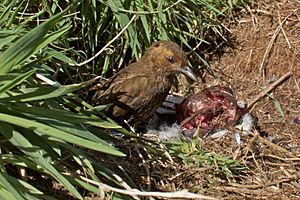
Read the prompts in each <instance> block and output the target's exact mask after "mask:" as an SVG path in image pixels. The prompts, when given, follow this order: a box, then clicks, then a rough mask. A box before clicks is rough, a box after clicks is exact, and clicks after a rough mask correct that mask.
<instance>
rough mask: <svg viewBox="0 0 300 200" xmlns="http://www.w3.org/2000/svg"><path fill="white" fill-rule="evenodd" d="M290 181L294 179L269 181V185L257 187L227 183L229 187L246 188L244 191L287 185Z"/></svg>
mask: <svg viewBox="0 0 300 200" xmlns="http://www.w3.org/2000/svg"><path fill="white" fill-rule="evenodd" d="M292 180H294V178H283V179H280V180H276V181H271V182H269V183H266V184H259V185H241V184H237V183H229V185H231V186H234V187H237V188H246V189H252V190H255V189H261V188H265V187H270V186H272V185H277V184H279V183H287V182H291V181H292Z"/></svg>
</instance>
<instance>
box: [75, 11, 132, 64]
mask: <svg viewBox="0 0 300 200" xmlns="http://www.w3.org/2000/svg"><path fill="white" fill-rule="evenodd" d="M135 18H136V15H133V16H132V18H131V19H130V21H129V22H128V24H127V25H126V26H125V27H124V28H123V29H122V30H121V31H120V32H119V33H118V34H117V35H116V36H115V37H114V38H113V39H112V40H111V41H109V42H108V43H107V44H106V45H105V46H104V47H103V48H102V49H101V50H100V51H98V52H97V53H96V54H95V55H94V56H93V57H91V58H89V59H88V60H86V61H84V62H81V63H79V64H73V63H69V65H71V66H78V67H80V66H82V65H85V64H87V63H89V62H91V61H92V60H94V59H95V58H96V57H98V56H99V55H100V54H101V53H102V52H103V51H105V50H106V48H107V47H108V46H109V45H111V44H112V43H113V42H114V41H115V40H116V39H118V38H119V37H120V36H121V35H122V33H123V32H124V31H125V30H126V29H127V28H128V27H129V26H130V24H131V23H132V22H133V20H134V19H135Z"/></svg>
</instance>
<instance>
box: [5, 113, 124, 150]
mask: <svg viewBox="0 0 300 200" xmlns="http://www.w3.org/2000/svg"><path fill="white" fill-rule="evenodd" d="M0 121H3V122H7V123H10V124H14V125H17V126H20V127H23V128H26V129H29V130H32V131H34V132H35V133H37V134H39V135H40V136H43V135H45V136H52V137H55V138H58V139H61V140H63V141H66V142H70V143H73V144H76V145H79V146H82V147H85V148H88V149H94V150H96V151H100V152H103V153H107V154H111V155H115V156H125V155H124V154H123V153H121V152H120V151H118V150H116V149H115V148H114V147H112V146H110V145H109V144H107V143H106V142H98V143H96V142H94V141H90V140H87V139H84V138H81V137H78V136H75V135H72V134H70V133H67V132H65V131H61V130H59V129H57V128H54V127H51V126H48V125H46V124H42V123H39V122H35V121H32V120H28V119H24V118H21V117H16V116H12V115H8V114H4V113H0Z"/></svg>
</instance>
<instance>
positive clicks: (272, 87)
mask: <svg viewBox="0 0 300 200" xmlns="http://www.w3.org/2000/svg"><path fill="white" fill-rule="evenodd" d="M292 75H293V73H292V72H291V71H290V72H288V73H286V74H285V75H283V76H282V77H281V78H280V79H278V80H277V81H275V82H274V83H272V84H271V85H269V86H268V87H267V88H266V89H264V90H263V91H261V92H260V93H259V94H258V95H257V96H256V97H254V99H252V100H251V101H250V103H249V104H248V108H251V107H252V106H253V105H254V104H255V103H256V102H257V101H258V100H260V99H261V98H263V97H264V96H265V95H266V94H267V93H269V92H271V91H272V90H273V89H274V88H275V87H277V86H278V85H280V84H281V83H282V82H283V81H285V80H286V79H287V78H289V77H290V76H292Z"/></svg>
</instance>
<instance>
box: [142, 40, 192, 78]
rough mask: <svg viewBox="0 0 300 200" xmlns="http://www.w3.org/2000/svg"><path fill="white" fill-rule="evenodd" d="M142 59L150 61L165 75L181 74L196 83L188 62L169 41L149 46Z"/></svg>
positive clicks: (177, 47) (176, 46) (181, 52)
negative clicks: (145, 58)
mask: <svg viewBox="0 0 300 200" xmlns="http://www.w3.org/2000/svg"><path fill="white" fill-rule="evenodd" d="M144 57H147V58H148V59H150V60H151V62H153V63H154V64H155V66H156V67H157V69H154V70H157V71H158V70H160V71H162V72H165V73H167V74H171V75H173V74H176V73H182V74H184V75H186V76H188V77H189V78H191V79H193V80H194V81H197V77H196V75H195V74H194V72H193V71H192V70H191V68H189V67H188V60H187V57H186V55H185V53H184V52H183V51H182V50H181V48H180V47H179V46H178V45H177V44H175V43H174V42H171V41H159V42H155V43H153V44H152V45H151V47H150V48H149V49H148V50H147V51H146V53H145V55H144Z"/></svg>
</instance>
